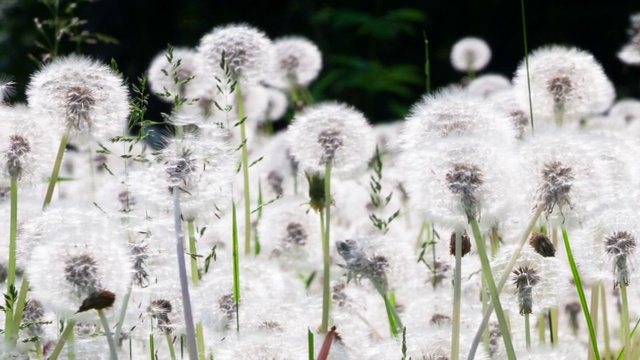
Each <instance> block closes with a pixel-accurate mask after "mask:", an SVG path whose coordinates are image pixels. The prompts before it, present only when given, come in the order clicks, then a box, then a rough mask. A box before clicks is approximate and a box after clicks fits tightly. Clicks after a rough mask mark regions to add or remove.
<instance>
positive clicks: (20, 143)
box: [6, 135, 31, 180]
mask: <svg viewBox="0 0 640 360" xmlns="http://www.w3.org/2000/svg"><path fill="white" fill-rule="evenodd" d="M30 151H31V146H29V140H28V139H27V138H25V137H24V136H21V135H11V136H10V137H9V148H8V149H7V154H6V156H7V172H8V173H9V176H10V177H11V178H12V179H17V180H20V177H21V176H22V172H23V171H24V166H23V161H24V159H23V157H24V156H25V155H27V154H28V153H29V152H30Z"/></svg>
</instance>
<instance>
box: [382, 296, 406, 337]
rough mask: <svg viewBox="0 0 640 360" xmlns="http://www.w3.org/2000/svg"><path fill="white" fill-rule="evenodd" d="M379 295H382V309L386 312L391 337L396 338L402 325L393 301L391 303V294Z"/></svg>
mask: <svg viewBox="0 0 640 360" xmlns="http://www.w3.org/2000/svg"><path fill="white" fill-rule="evenodd" d="M380 295H382V299H383V300H384V307H385V309H386V310H387V318H388V319H389V330H390V331H391V335H393V336H394V337H398V329H402V328H403V327H404V326H403V325H402V321H401V320H400V315H399V314H398V310H397V309H396V304H395V301H393V293H382V292H380Z"/></svg>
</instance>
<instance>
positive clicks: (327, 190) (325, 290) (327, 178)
mask: <svg viewBox="0 0 640 360" xmlns="http://www.w3.org/2000/svg"><path fill="white" fill-rule="evenodd" d="M323 210H324V212H325V214H326V217H325V218H324V219H323V218H322V217H321V219H320V220H321V222H324V224H321V226H322V227H323V229H324V232H323V234H322V235H323V236H322V264H323V270H324V271H323V279H322V282H323V287H322V327H321V329H320V331H321V332H322V333H323V334H326V333H327V331H329V313H330V312H331V256H330V255H331V252H330V246H329V244H330V241H331V240H330V238H331V162H330V161H327V163H326V164H325V174H324V209H323ZM323 210H321V211H320V214H322V212H323ZM321 216H322V215H321ZM323 220H324V221H323Z"/></svg>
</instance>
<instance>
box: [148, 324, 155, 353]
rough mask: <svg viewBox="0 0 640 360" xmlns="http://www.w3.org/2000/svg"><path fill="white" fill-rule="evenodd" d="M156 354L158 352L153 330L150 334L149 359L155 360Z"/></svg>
mask: <svg viewBox="0 0 640 360" xmlns="http://www.w3.org/2000/svg"><path fill="white" fill-rule="evenodd" d="M155 352H156V341H155V339H154V337H153V329H151V333H149V355H150V356H149V359H151V360H155V359H156V356H155Z"/></svg>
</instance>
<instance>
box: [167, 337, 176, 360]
mask: <svg viewBox="0 0 640 360" xmlns="http://www.w3.org/2000/svg"><path fill="white" fill-rule="evenodd" d="M164 337H165V339H167V346H168V347H169V356H170V357H171V360H176V348H175V346H174V345H173V336H172V335H171V332H169V331H167V330H165V331H164Z"/></svg>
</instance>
